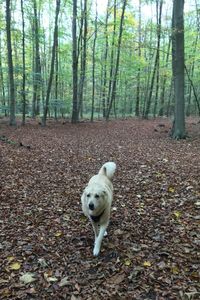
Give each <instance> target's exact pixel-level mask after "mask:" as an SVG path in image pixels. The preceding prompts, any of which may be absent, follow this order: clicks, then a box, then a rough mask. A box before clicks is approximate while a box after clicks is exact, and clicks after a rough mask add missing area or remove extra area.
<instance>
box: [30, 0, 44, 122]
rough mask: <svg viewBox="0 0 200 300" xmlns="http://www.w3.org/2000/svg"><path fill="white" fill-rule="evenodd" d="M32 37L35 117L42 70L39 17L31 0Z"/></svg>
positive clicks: (35, 4) (37, 109)
mask: <svg viewBox="0 0 200 300" xmlns="http://www.w3.org/2000/svg"><path fill="white" fill-rule="evenodd" d="M33 12H34V20H33V37H34V39H33V40H34V45H33V50H34V61H33V102H32V117H33V118H35V116H36V115H38V114H39V112H40V111H39V110H40V99H41V89H42V88H41V87H42V70H41V60H40V38H39V35H40V34H39V18H38V9H37V1H36V0H34V1H33Z"/></svg>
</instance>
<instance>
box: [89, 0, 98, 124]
mask: <svg viewBox="0 0 200 300" xmlns="http://www.w3.org/2000/svg"><path fill="white" fill-rule="evenodd" d="M97 18H98V13H97V0H96V16H95V29H94V41H93V47H92V112H91V118H90V121H91V122H93V119H94V97H95V64H96V60H95V52H96V51H95V50H96V40H97Z"/></svg>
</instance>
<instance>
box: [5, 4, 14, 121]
mask: <svg viewBox="0 0 200 300" xmlns="http://www.w3.org/2000/svg"><path fill="white" fill-rule="evenodd" d="M10 3H11V1H10V0H6V34H7V54H8V76H9V90H10V94H9V96H10V101H9V102H10V125H11V126H15V125H16V117H15V105H16V103H15V83H14V74H13V57H12V42H11V26H10V23H11V13H10Z"/></svg>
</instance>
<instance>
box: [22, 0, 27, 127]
mask: <svg viewBox="0 0 200 300" xmlns="http://www.w3.org/2000/svg"><path fill="white" fill-rule="evenodd" d="M21 13H22V72H23V75H22V91H21V93H22V125H25V121H26V91H25V86H26V60H25V30H24V27H25V22H24V5H23V0H21Z"/></svg>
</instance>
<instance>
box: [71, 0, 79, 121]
mask: <svg viewBox="0 0 200 300" xmlns="http://www.w3.org/2000/svg"><path fill="white" fill-rule="evenodd" d="M76 20H77V0H73V19H72V72H73V100H72V105H73V107H72V119H71V122H72V123H77V122H78V93H77V87H78V56H77V36H76V32H77V24H76Z"/></svg>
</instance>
